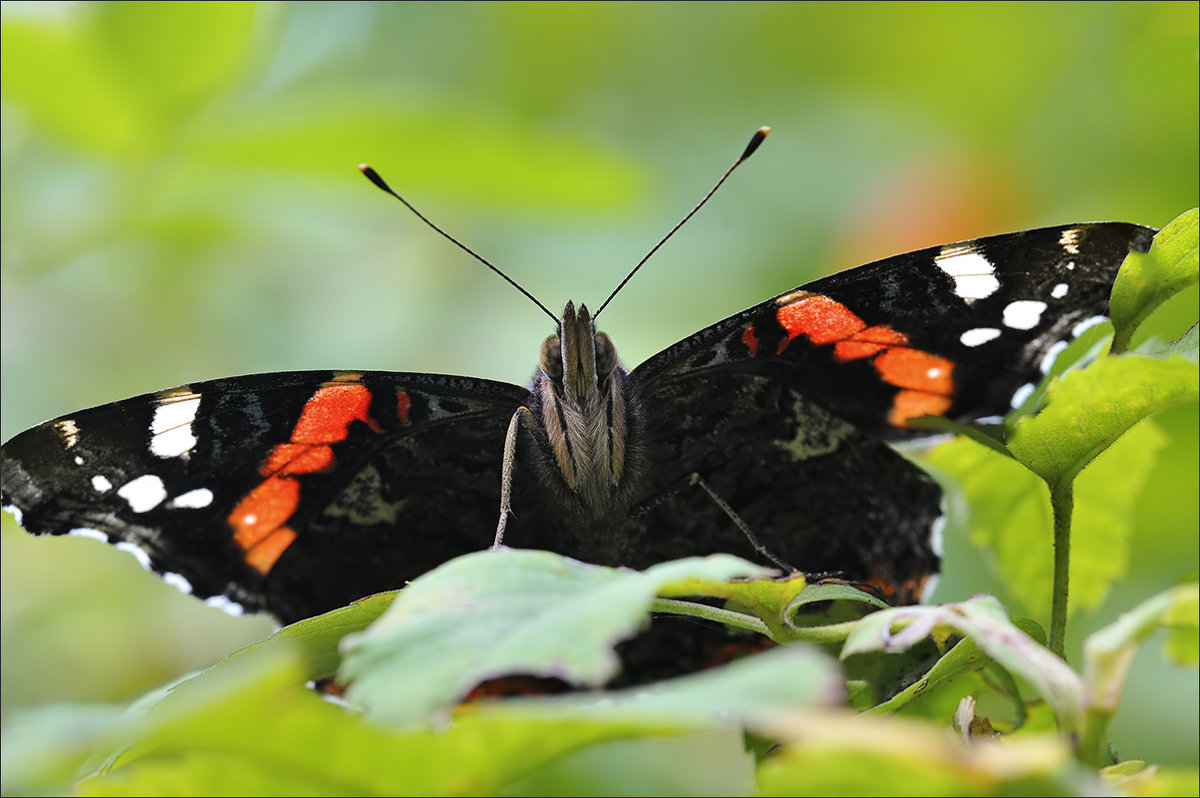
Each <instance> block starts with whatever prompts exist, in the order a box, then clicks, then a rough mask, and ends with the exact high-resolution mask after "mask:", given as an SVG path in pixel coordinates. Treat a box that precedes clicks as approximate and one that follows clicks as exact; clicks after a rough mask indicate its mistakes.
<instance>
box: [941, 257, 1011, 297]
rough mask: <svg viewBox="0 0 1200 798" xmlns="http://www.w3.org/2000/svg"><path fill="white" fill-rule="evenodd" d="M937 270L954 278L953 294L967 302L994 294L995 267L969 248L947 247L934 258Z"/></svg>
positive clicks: (995, 284) (997, 281) (995, 288)
mask: <svg viewBox="0 0 1200 798" xmlns="http://www.w3.org/2000/svg"><path fill="white" fill-rule="evenodd" d="M934 262H935V263H937V265H938V268H939V269H941V270H942V271H943V272H945V273H946V274H948V275H950V276H951V277H953V278H954V293H956V294H958V295H959V296H960V297H962V298H963V299H965V300H967V301H968V302H971V301H974V300H976V299H984V298H985V297H989V296H991V295H992V294H994V293H996V291H997V289H999V288H1000V281H999V280H998V279H996V267H994V266H993V265H992V264H991V261H989V260H988V259H987V258H985V257H983V255H981V254H979V253H978V252H976V251H975V250H973V249H972V248H971V247H970V246H955V247H947V248H945V249H943V250H942V251H941V253H940V254H938V255H937V256H936V257H935V258H934Z"/></svg>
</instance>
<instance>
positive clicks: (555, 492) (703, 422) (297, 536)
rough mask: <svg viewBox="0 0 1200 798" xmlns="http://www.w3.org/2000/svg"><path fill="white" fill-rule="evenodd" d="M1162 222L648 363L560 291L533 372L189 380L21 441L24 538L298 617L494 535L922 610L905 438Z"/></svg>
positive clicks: (934, 257)
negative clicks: (94, 553)
mask: <svg viewBox="0 0 1200 798" xmlns="http://www.w3.org/2000/svg"><path fill="white" fill-rule="evenodd" d="M765 135H766V133H765V129H764V130H762V131H760V132H759V134H756V137H755V139H754V140H752V142H751V146H750V147H748V148H747V150H746V152H745V153H744V154H743V156H742V158H741V159H739V161H738V163H740V162H741V161H742V160H744V159H745V158H746V157H748V156H749V154H750V153H752V152H753V151H754V149H755V148H757V146H758V144H759V143H761V141H762V137H763V136H765ZM736 165H737V164H736V163H735V166H736ZM729 171H730V172H731V171H732V167H731V169H730V170H729ZM728 174H729V172H726V177H728ZM368 177H372V179H373V180H376V179H377V177H378V176H377V175H374V173H373V172H368ZM724 179H725V178H722V182H723V181H724ZM381 183H382V180H381V179H378V180H377V184H381ZM717 185H718V186H719V185H720V183H718V184H717ZM381 187H383V188H385V189H386V184H383V185H381ZM387 190H389V191H390V189H387ZM713 190H714V191H715V190H716V188H714V189H713ZM711 194H712V192H710V193H709V196H711ZM397 196H398V195H397ZM705 200H707V197H706V198H705ZM406 204H407V203H406ZM703 204H704V202H703V201H702V202H701V203H700V205H698V206H696V208H695V209H693V211H692V213H694V212H695V211H696V210H698V209H699V207H700V206H701V205H703ZM410 207H411V206H410ZM414 210H415V209H414ZM690 216H691V214H689V215H688V217H689V218H690ZM422 218H424V217H422ZM685 221H686V218H685ZM681 224H682V223H681ZM435 229H437V228H435ZM675 229H678V226H677V227H676V228H675ZM439 231H440V230H439ZM672 232H674V230H672ZM1154 233H1155V231H1154V230H1153V229H1151V228H1148V227H1142V226H1139V225H1134V224H1125V223H1116V222H1105V223H1089V224H1070V225H1062V226H1057V227H1048V228H1042V229H1036V230H1027V231H1023V232H1016V233H1009V234H1006V235H998V236H990V237H986V238H979V239H975V240H972V241H964V242H959V243H954V244H947V245H944V246H936V247H930V248H927V249H922V250H919V251H916V252H910V253H907V254H902V255H897V256H894V257H889V258H885V259H883V260H879V261H876V262H874V263H870V264H867V265H865V266H860V267H858V268H855V269H851V270H848V271H844V272H840V273H837V274H833V275H832V276H829V277H825V278H823V279H819V280H816V281H814V282H811V283H808V284H806V285H802V286H799V287H797V288H794V289H792V290H789V291H785V292H784V293H782V294H779V295H778V296H775V297H772V298H770V299H767V300H766V301H764V302H761V303H759V304H758V305H755V306H754V307H751V308H749V309H747V310H744V311H742V312H741V313H737V314H735V315H733V316H730V317H729V318H726V319H723V320H721V321H718V322H716V323H715V324H713V325H711V326H709V327H706V328H704V329H702V330H700V331H699V332H696V333H695V334H693V335H691V336H688V337H687V338H685V339H683V340H682V341H679V342H678V343H676V344H673V345H671V346H669V347H667V348H666V349H665V350H663V351H662V352H660V353H658V354H657V355H655V356H653V357H651V358H650V359H649V360H647V361H646V362H644V363H642V364H641V365H639V366H637V367H636V368H633V369H632V370H630V369H628V368H626V366H625V365H624V364H623V363H622V361H621V359H620V357H619V355H618V349H617V346H616V343H615V342H614V339H613V338H610V337H609V336H608V335H607V334H605V333H604V332H600V331H598V329H597V327H596V317H597V315H598V314H599V311H600V310H603V306H601V307H600V308H599V310H598V311H597V312H596V313H592V312H590V311H589V310H588V308H587V307H586V305H580V306H578V307H577V306H576V305H574V304H573V303H567V305H566V307H565V308H564V310H563V312H562V313H561V314H559V315H558V317H557V319H556V328H555V329H554V330H553V332H552V334H551V335H550V336H549V337H548V338H547V339H546V340H545V342H544V343H543V345H542V347H541V349H540V352H539V354H538V357H537V366H536V369H535V373H534V376H533V379H532V382H531V384H530V385H529V386H526V387H522V386H517V385H512V384H507V383H503V382H497V381H492V380H485V379H479V378H474V377H466V376H453V375H444V374H424V373H410V372H385V371H349V370H347V371H293V372H282V373H270V374H255V375H248V376H240V377H230V378H226V379H217V380H208V381H202V382H194V383H190V384H188V385H183V386H179V387H176V388H170V389H167V390H163V391H158V392H155V393H152V394H147V395H143V396H137V397H134V398H131V399H126V400H123V401H119V402H114V403H111V404H106V405H101V406H99V407H94V408H91V409H87V410H81V411H79V412H76V413H70V414H67V415H65V416H62V417H61V418H57V419H54V420H51V421H47V422H45V423H43V424H39V425H38V426H35V427H33V428H31V429H29V430H26V431H25V432H22V433H20V434H18V435H17V436H15V437H13V438H12V439H11V440H9V441H8V442H6V443H5V444H4V445H3V447H2V448H0V492H2V494H3V503H4V505H5V507H6V509H9V510H10V511H11V512H13V513H14V514H15V515H16V516H17V517H18V519H19V521H20V522H21V524H22V525H23V526H24V527H25V528H26V529H27V530H28V531H30V532H32V533H35V534H55V535H58V534H76V535H83V536H89V537H96V538H100V539H103V540H107V541H109V542H111V543H115V544H116V545H118V546H119V547H122V548H125V549H127V550H129V551H131V552H132V553H134V554H135V555H136V556H138V557H139V559H141V560H142V561H143V563H144V564H145V565H146V566H147V567H149V568H152V569H153V570H155V571H157V572H158V573H160V574H161V575H162V576H163V578H164V579H166V580H167V581H169V582H171V583H173V584H175V585H177V586H179V587H181V588H183V589H185V590H187V591H188V592H191V593H193V594H194V595H196V596H197V597H199V598H202V599H205V600H207V601H209V602H210V603H214V604H218V605H221V606H224V607H225V608H227V609H232V610H252V611H267V612H270V613H272V614H273V615H275V616H276V617H277V618H279V619H280V620H282V621H285V622H290V621H294V620H298V619H301V618H305V617H309V616H311V615H315V614H318V613H320V612H323V611H327V610H330V609H333V608H336V607H339V606H342V605H344V604H346V603H349V602H350V601H352V600H354V599H357V598H360V597H362V596H365V595H369V594H371V593H375V592H379V591H383V590H387V589H392V588H398V587H401V586H403V585H404V584H405V582H406V581H408V580H411V579H413V578H415V577H417V576H419V575H420V574H422V573H424V572H426V571H428V570H430V569H432V568H434V567H436V566H437V565H439V564H441V563H443V562H446V561H447V560H449V559H452V558H453V557H455V556H458V555H461V554H465V553H467V552H471V551H476V550H479V549H483V548H487V547H488V546H491V545H493V544H495V543H496V542H501V541H502V542H503V543H504V544H506V545H509V546H519V547H526V548H539V549H549V550H552V551H557V552H561V553H563V554H566V555H569V556H571V557H575V558H577V559H580V560H584V561H587V562H592V563H598V564H604V565H624V566H629V567H633V568H643V567H647V566H649V565H652V564H654V563H656V562H660V561H664V560H669V559H675V558H679V557H684V556H689V555H704V554H710V553H715V552H729V553H733V554H737V555H740V556H743V557H745V558H747V559H750V560H755V561H761V562H764V563H766V564H769V565H771V564H773V565H776V566H781V567H784V568H787V569H795V570H799V571H803V572H806V573H816V574H821V575H832V576H837V577H840V578H844V579H847V580H851V581H856V582H862V583H866V584H870V585H873V586H875V587H876V589H878V590H879V591H880V592H881V593H883V594H884V595H885V596H887V597H888V598H890V599H891V600H893V601H896V602H912V601H916V600H918V599H919V598H920V597H921V596H922V594H923V593H925V592H927V590H928V588H929V586H930V584H931V579H932V577H933V576H934V574H935V573H936V572H937V569H938V564H939V542H938V540H937V533H938V527H939V519H940V517H941V512H940V502H941V491H940V489H939V487H938V486H937V485H936V483H934V481H933V480H932V479H931V478H930V477H929V476H928V475H927V474H926V473H925V472H924V471H923V470H921V468H919V467H918V466H916V465H914V464H913V463H912V462H910V461H909V460H907V459H905V458H904V457H903V456H901V455H900V454H898V453H897V452H896V451H895V450H894V448H893V447H892V446H891V445H890V444H891V443H892V442H895V441H900V440H905V439H911V438H916V437H921V436H924V435H928V432H926V431H923V430H921V429H918V428H916V427H915V426H914V424H913V422H914V421H915V420H916V419H917V418H920V417H921V416H925V415H935V416H942V417H945V418H949V419H954V420H958V421H966V422H969V421H974V420H977V419H981V418H988V417H997V416H1002V415H1003V414H1005V413H1006V412H1007V411H1008V410H1009V409H1010V408H1011V407H1012V406H1014V404H1019V403H1020V401H1021V400H1022V399H1023V397H1024V396H1026V395H1027V394H1028V393H1029V392H1030V391H1032V389H1033V386H1034V385H1035V384H1036V383H1037V381H1038V380H1039V379H1040V377H1041V376H1042V375H1043V374H1044V373H1045V372H1046V370H1047V368H1048V364H1049V362H1050V361H1051V360H1052V359H1053V356H1054V355H1055V354H1056V353H1057V352H1058V351H1059V350H1060V349H1061V348H1062V346H1063V342H1064V341H1066V340H1068V339H1069V338H1071V337H1072V336H1073V335H1076V334H1078V333H1079V332H1080V331H1081V329H1083V328H1084V327H1086V326H1088V325H1090V324H1091V323H1093V322H1094V321H1095V320H1096V319H1097V318H1098V317H1100V316H1101V315H1102V314H1103V313H1104V312H1105V311H1106V309H1107V303H1108V296H1109V292H1110V290H1111V286H1112V282H1113V279H1114V277H1115V275H1116V271H1117V269H1118V268H1119V266H1120V265H1121V263H1122V261H1123V260H1124V258H1125V256H1126V255H1127V254H1128V253H1129V252H1130V251H1132V250H1138V251H1145V250H1147V249H1148V248H1149V245H1150V241H1151V239H1152V238H1153V236H1154ZM669 235H670V234H668V237H669ZM664 241H665V239H664ZM456 243H457V242H456ZM660 245H661V242H660ZM460 246H461V245H460ZM464 249H465V247H464ZM656 249H657V247H656ZM468 251H469V250H468ZM652 252H653V250H652ZM472 254H474V253H472ZM643 262H644V260H643ZM488 265H489V266H490V264H488ZM640 265H641V264H639V266H640ZM493 268H494V267H493ZM635 271H636V267H635ZM631 275H632V273H631ZM506 279H507V277H506ZM626 279H628V278H626ZM623 284H624V283H622V285H623ZM618 289H619V287H618ZM522 290H523V289H522ZM615 293H616V292H615V291H614V294H615ZM610 299H611V296H610ZM535 301H536V300H535ZM539 304H540V303H539ZM605 304H607V301H606V303H605ZM551 315H552V316H553V315H554V314H551Z"/></svg>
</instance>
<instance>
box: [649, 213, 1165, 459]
mask: <svg viewBox="0 0 1200 798" xmlns="http://www.w3.org/2000/svg"><path fill="white" fill-rule="evenodd" d="M1154 233H1155V231H1154V230H1153V229H1151V228H1148V227H1142V226H1139V225H1133V224H1124V223H1119V222H1103V223H1096V224H1077V225H1066V226H1061V227H1047V228H1042V229H1037V230H1027V231H1024V232H1019V233H1010V234H1007V235H999V236H991V237H988V238H980V239H976V240H973V241H965V242H960V243H957V244H947V245H944V246H939V247H930V248H928V249H923V250H918V251H916V252H910V253H906V254H903V255H897V256H894V257H891V258H885V259H883V260H880V261H876V262H874V263H870V264H867V265H865V266H860V267H858V268H856V269H850V270H847V271H844V272H840V273H837V274H834V275H831V276H829V277H825V278H823V279H820V280H817V281H815V282H812V283H809V284H807V285H804V286H801V287H800V288H797V289H794V290H792V291H788V292H785V293H783V294H780V295H779V296H777V297H775V298H773V299H770V300H767V301H766V302H763V303H761V304H759V305H756V306H755V307H753V308H750V309H749V310H746V311H744V312H742V313H739V314H737V315H735V316H731V317H730V318H728V319H725V320H724V321H721V322H719V323H717V324H715V325H713V326H712V327H709V328H707V329H705V330H702V331H700V332H698V333H696V334H695V335H693V336H691V337H689V338H687V339H685V340H683V341H681V342H680V343H679V344H676V345H675V346H673V347H671V348H669V349H667V350H665V351H664V352H662V353H661V354H659V355H657V356H655V357H654V358H651V359H650V360H649V361H647V362H646V363H645V364H643V365H642V366H639V367H638V369H637V373H638V374H639V376H640V377H641V379H642V380H643V381H644V382H646V383H648V384H649V383H653V382H655V381H657V380H660V379H662V378H664V377H666V378H669V377H670V375H672V374H675V373H680V372H683V373H693V372H697V371H702V370H706V369H711V368H723V367H734V368H739V369H753V366H752V365H751V364H752V363H755V362H760V363H762V364H764V365H765V366H767V367H774V366H778V365H783V366H784V369H783V370H784V373H786V374H788V375H791V376H790V377H788V378H787V379H789V380H790V384H793V385H795V386H796V387H797V388H798V389H799V390H801V392H802V393H803V394H804V395H805V396H806V397H808V398H809V399H812V400H813V401H815V402H817V403H818V404H821V405H823V406H824V407H826V408H828V409H830V410H832V411H833V412H835V413H837V414H838V415H839V416H841V417H842V418H845V419H847V420H849V421H851V422H853V423H854V424H855V425H856V426H858V427H859V428H860V429H862V430H864V431H868V432H871V433H873V434H876V435H881V436H884V437H889V438H903V437H911V436H912V435H913V434H917V433H915V432H914V431H913V430H911V429H909V428H907V427H906V425H905V422H906V421H907V420H909V419H912V418H916V417H918V416H920V415H923V414H925V413H933V414H935V415H945V416H947V417H949V418H954V419H957V420H963V421H970V420H974V419H977V418H983V417H990V416H1003V415H1004V414H1005V413H1007V412H1008V411H1009V410H1010V409H1011V407H1012V399H1013V397H1014V394H1017V393H1018V391H1022V388H1023V386H1026V385H1033V384H1036V382H1037V381H1038V380H1039V379H1040V377H1041V376H1042V374H1043V373H1044V372H1045V370H1046V369H1047V368H1048V365H1049V362H1048V361H1049V359H1050V358H1048V357H1047V356H1048V355H1052V354H1055V353H1056V352H1057V351H1058V350H1059V349H1060V348H1061V346H1062V345H1065V344H1060V342H1065V341H1067V340H1069V339H1070V338H1071V337H1073V334H1074V333H1075V332H1076V331H1077V330H1078V329H1079V328H1080V327H1081V326H1087V325H1088V324H1089V323H1090V322H1091V321H1092V320H1095V319H1097V318H1098V317H1101V316H1103V315H1104V314H1105V313H1106V312H1107V310H1108V297H1109V294H1110V292H1111V291H1112V284H1113V280H1114V279H1115V277H1116V273H1117V270H1118V269H1119V268H1120V266H1121V263H1122V262H1123V261H1124V259H1125V256H1126V255H1127V254H1128V253H1129V252H1130V251H1134V250H1137V251H1146V250H1147V249H1149V246H1150V243H1151V240H1152V239H1153V237H1154ZM1026 390H1028V389H1026Z"/></svg>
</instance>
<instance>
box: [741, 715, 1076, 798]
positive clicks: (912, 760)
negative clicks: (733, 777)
mask: <svg viewBox="0 0 1200 798" xmlns="http://www.w3.org/2000/svg"><path fill="white" fill-rule="evenodd" d="M769 732H770V733H771V734H773V735H775V736H777V737H780V738H782V739H783V740H784V742H783V743H782V745H781V746H780V747H779V749H778V750H776V751H775V753H774V754H773V755H772V756H771V757H770V758H769V759H768V760H767V761H766V762H764V763H763V764H762V766H761V767H760V768H759V774H758V794H760V795H979V796H991V795H1046V796H1049V795H1078V794H1087V793H1088V791H1089V790H1091V789H1094V787H1093V785H1092V780H1091V779H1092V778H1094V777H1092V776H1091V774H1089V773H1088V772H1087V771H1086V770H1085V769H1083V768H1081V767H1079V766H1078V765H1077V764H1076V763H1075V762H1074V761H1073V760H1072V758H1071V754H1070V750H1069V749H1068V747H1067V746H1066V745H1065V744H1064V743H1063V741H1062V740H1060V739H1058V738H1056V737H1054V736H1053V735H1046V734H1041V735H1030V736H1024V737H1021V738H1009V739H1006V740H1005V741H1004V744H1003V745H997V744H993V743H987V742H984V743H980V744H975V745H970V746H964V745H963V744H962V742H961V741H960V740H957V739H954V738H953V737H952V736H950V735H948V734H947V733H946V731H945V729H939V728H937V727H935V726H933V725H931V724H928V723H920V722H917V721H914V720H911V719H907V718H894V717H885V716H877V715H872V716H868V717H861V716H859V717H855V716H853V715H851V714H850V713H832V712H828V713H820V714H814V713H809V714H805V715H799V716H796V717H795V718H794V719H791V720H789V721H787V722H785V723H780V724H776V725H773V726H772V727H771V728H770V730H769Z"/></svg>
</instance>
